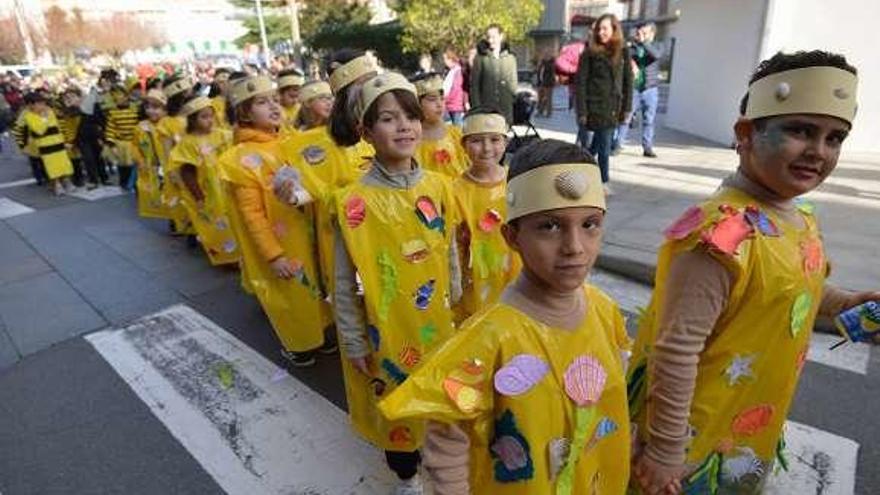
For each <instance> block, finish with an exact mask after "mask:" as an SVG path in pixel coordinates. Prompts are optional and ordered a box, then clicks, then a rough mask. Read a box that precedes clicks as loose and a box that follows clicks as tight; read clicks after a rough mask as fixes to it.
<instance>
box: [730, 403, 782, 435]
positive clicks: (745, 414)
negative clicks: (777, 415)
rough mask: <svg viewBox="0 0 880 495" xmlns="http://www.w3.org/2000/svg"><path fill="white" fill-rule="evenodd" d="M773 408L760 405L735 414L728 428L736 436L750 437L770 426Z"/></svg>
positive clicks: (767, 405)
mask: <svg viewBox="0 0 880 495" xmlns="http://www.w3.org/2000/svg"><path fill="white" fill-rule="evenodd" d="M773 411H774V409H773V406H771V405H769V404H761V405H758V406H755V407H751V408H749V409H746V410H744V411H742V412H741V413H739V414H737V415H736V417H735V418H733V423H732V424H731V426H730V429H731V431H733V433H735V434H737V435H743V436H747V437H748V436H752V435H755V434H757V433H758V432H760V431H761V430H763V429H764V428H766V427H767V425H768V424H770V419H772V418H773Z"/></svg>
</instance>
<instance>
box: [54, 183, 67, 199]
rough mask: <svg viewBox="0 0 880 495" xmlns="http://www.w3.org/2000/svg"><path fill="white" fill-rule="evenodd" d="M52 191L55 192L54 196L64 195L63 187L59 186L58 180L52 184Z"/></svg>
mask: <svg viewBox="0 0 880 495" xmlns="http://www.w3.org/2000/svg"><path fill="white" fill-rule="evenodd" d="M52 192H53V193H55V196H64V187H62V186H61V183H60V182H56V183H55V185H54V186H52Z"/></svg>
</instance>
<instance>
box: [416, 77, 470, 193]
mask: <svg viewBox="0 0 880 495" xmlns="http://www.w3.org/2000/svg"><path fill="white" fill-rule="evenodd" d="M413 82H414V83H415V85H416V88H417V89H418V92H419V103H420V104H421V105H422V113H424V115H425V121H424V124H423V126H424V129H423V135H422V142H421V143H420V144H419V148H418V151H417V152H416V159H417V160H418V161H419V163H420V164H422V166H423V167H425V169H426V170H431V171H434V172H439V173H441V174H443V175H446V176H448V177H451V178H453V179H457V178H459V177H460V176H461V174H462V173H464V171H465V170H467V168H468V163H467V153H465V151H464V148H463V147H462V144H461V129H459V128H458V126H456V125H454V124H447V123H446V122H444V121H443V111H444V108H445V106H444V102H443V101H444V100H443V78H442V77H441V76H440V75H439V74H436V73H429V74H422V75H420V76H417V77H415V78H413Z"/></svg>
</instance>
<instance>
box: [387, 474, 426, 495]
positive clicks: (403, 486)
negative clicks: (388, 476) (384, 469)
mask: <svg viewBox="0 0 880 495" xmlns="http://www.w3.org/2000/svg"><path fill="white" fill-rule="evenodd" d="M391 493H392V495H422V494H423V493H425V489H424V487H423V486H422V479H421V478H420V477H419V475H415V476H413V477H412V478H410V479H408V480H403V481H401V482H400V483H399V484H398V485H397V486H396V487H394V491H393V492H391Z"/></svg>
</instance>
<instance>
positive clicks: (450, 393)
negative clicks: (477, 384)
mask: <svg viewBox="0 0 880 495" xmlns="http://www.w3.org/2000/svg"><path fill="white" fill-rule="evenodd" d="M443 390H445V391H446V396H447V397H449V398H450V399H451V400H452V402H453V403H454V404H455V406H456V407H458V408H459V409H460V410H461V412H463V413H468V414H469V413H472V412H474V411H475V410H476V409H477V405H478V404H479V402H480V399H481V398H482V394H481V393H480V391H479V390H477V389H475V388H473V387H470V386H468V385H465V384H463V383H461V382H460V381H458V380H455V379H454V378H451V377H447V378H446V379H444V380H443Z"/></svg>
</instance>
